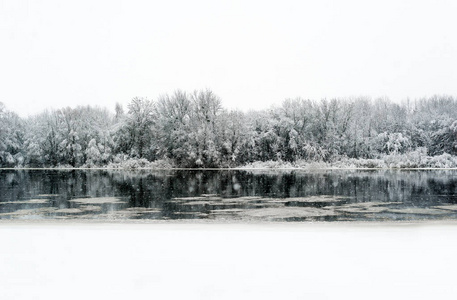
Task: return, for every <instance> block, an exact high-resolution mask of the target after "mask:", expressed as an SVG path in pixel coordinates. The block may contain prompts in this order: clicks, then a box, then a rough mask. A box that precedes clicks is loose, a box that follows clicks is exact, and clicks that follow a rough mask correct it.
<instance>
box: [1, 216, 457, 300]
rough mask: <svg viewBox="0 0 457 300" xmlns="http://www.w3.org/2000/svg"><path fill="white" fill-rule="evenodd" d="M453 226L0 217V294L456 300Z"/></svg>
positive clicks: (19, 296) (456, 230)
mask: <svg viewBox="0 0 457 300" xmlns="http://www.w3.org/2000/svg"><path fill="white" fill-rule="evenodd" d="M456 225H457V224H456V223H448V224H446V223H426V224H422V225H417V224H416V225H410V224H405V223H399V224H392V223H388V224H384V225H383V224H377V223H376V224H373V223H366V224H363V223H358V224H348V223H332V224H328V223H325V224H324V223H318V224H311V223H300V224H285V223H271V224H270V223H264V224H192V223H150V224H103V223H59V222H54V223H26V222H24V223H21V222H1V223H0V241H1V245H0V294H1V299H15V300H20V299H46V300H48V299H59V300H60V299H109V300H112V299H340V298H343V299H456V296H457V286H456V285H455V276H453V274H455V273H456V272H457V258H456V249H457V226H456Z"/></svg>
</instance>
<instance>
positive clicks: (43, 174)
mask: <svg viewBox="0 0 457 300" xmlns="http://www.w3.org/2000/svg"><path fill="white" fill-rule="evenodd" d="M455 175H456V171H451V170H449V171H444V170H440V171H388V170H383V171H353V170H352V171H348V170H338V171H314V172H309V171H308V172H305V171H289V172H275V171H184V170H173V171H136V172H126V171H106V170H103V171H102V170H97V171H80V170H78V171H76V170H74V171H64V170H60V171H58V170H28V171H26V170H18V171H13V170H1V171H0V218H1V219H103V220H123V219H160V220H167V219H213V220H221V221H241V222H244V221H265V220H269V221H315V220H317V221H343V220H344V221H353V220H364V221H368V220H417V219H454V218H456V217H457V196H456V188H457V180H456V179H454V178H455Z"/></svg>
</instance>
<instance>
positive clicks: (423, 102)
mask: <svg viewBox="0 0 457 300" xmlns="http://www.w3.org/2000/svg"><path fill="white" fill-rule="evenodd" d="M418 149H419V150H420V151H421V153H423V154H424V155H430V156H436V155H441V154H443V153H448V154H450V155H455V154H457V101H456V99H455V98H453V97H451V96H433V97H428V98H423V99H416V100H408V101H404V102H403V103H401V104H399V103H395V102H392V101H390V100H389V99H387V98H380V99H374V100H373V99H370V98H366V97H358V98H350V99H340V98H335V99H329V100H327V99H323V100H320V101H315V100H307V99H301V98H296V99H286V100H284V101H283V102H282V103H281V104H280V105H278V106H274V107H270V108H268V109H263V110H257V111H249V112H242V111H239V110H227V109H225V108H224V107H223V106H222V101H221V99H220V98H219V97H218V96H217V95H216V94H215V93H214V92H212V91H211V90H199V91H194V92H190V93H189V92H185V91H181V90H178V91H175V92H174V93H172V94H166V95H163V96H161V97H159V98H158V99H157V100H155V101H153V100H148V99H147V98H139V97H136V98H133V99H132V100H131V101H130V103H129V104H128V106H127V107H126V109H125V108H124V107H122V106H121V105H120V104H116V107H115V113H114V114H113V113H110V112H109V111H108V110H107V109H105V108H99V107H91V106H78V107H75V108H70V107H67V108H63V109H57V110H51V111H44V112H41V113H39V114H37V115H34V116H31V117H27V118H20V117H19V116H18V115H17V114H16V113H14V112H12V111H9V110H7V109H6V108H5V106H4V105H3V104H2V103H0V167H58V166H71V167H95V166H107V165H109V164H110V163H120V162H122V161H126V160H129V159H144V160H147V161H159V160H166V161H169V162H170V163H171V165H172V166H175V167H192V168H195V167H235V166H241V165H245V164H248V163H251V162H255V161H284V162H295V161H299V160H300V161H310V162H314V161H319V162H333V161H338V160H341V159H343V158H364V159H367V158H379V157H382V156H383V155H389V154H401V153H407V152H411V151H417V150H418Z"/></svg>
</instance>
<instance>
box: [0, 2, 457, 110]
mask: <svg viewBox="0 0 457 300" xmlns="http://www.w3.org/2000/svg"><path fill="white" fill-rule="evenodd" d="M456 14H457V1H453V0H450V1H444V0H430V1H425V0H415V1H401V0H387V1H386V0H384V1H367V0H360V1H358V0H349V1H346V0H344V1H343V0H342V1H323V0H317V1H303V0H297V1H292V0H281V1H265V0H263V1H247V0H244V1H243V0H240V1H237V0H228V1H214V0H209V1H201V0H197V1H185V0H182V1H180V0H175V1H173V0H167V1H133V0H127V1H116V0H110V1H94V0H89V1H81V0H79V1H60V0H55V1H50V0H42V1H40V0H33V1H32V0H30V1H27V0H0V40H1V41H2V42H1V46H0V82H1V85H0V101H1V102H3V103H4V104H5V105H6V106H7V108H9V109H11V110H14V111H16V112H18V113H19V114H20V115H23V116H24V115H28V114H33V113H35V112H39V111H42V110H43V109H45V108H50V107H52V108H60V107H64V106H76V105H78V104H82V105H87V104H91V105H94V104H98V105H99V106H105V107H108V108H110V109H111V110H113V109H114V105H115V103H116V102H120V103H122V104H124V105H126V104H127V103H128V102H129V101H130V99H131V98H133V97H135V96H140V97H148V98H149V99H156V98H157V97H158V96H159V95H160V94H164V93H171V92H173V91H174V90H175V89H178V88H179V89H183V90H189V91H191V90H194V89H202V88H210V89H212V90H213V91H214V92H215V93H216V94H217V95H219V96H220V97H221V98H222V100H223V103H224V106H225V107H228V108H239V109H242V110H247V109H250V108H262V107H268V106H270V105H271V104H274V103H280V102H281V101H282V100H283V99H285V98H291V97H297V96H301V97H303V98H311V99H320V98H324V97H326V98H331V97H350V96H359V95H363V96H370V97H373V98H375V97H379V96H387V97H389V98H391V99H392V100H394V101H397V100H401V99H404V98H406V97H410V98H416V97H422V96H429V95H433V94H449V95H454V96H455V95H457V34H456V28H457V18H456Z"/></svg>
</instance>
